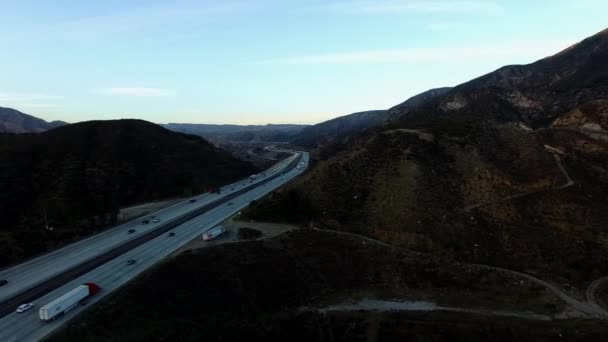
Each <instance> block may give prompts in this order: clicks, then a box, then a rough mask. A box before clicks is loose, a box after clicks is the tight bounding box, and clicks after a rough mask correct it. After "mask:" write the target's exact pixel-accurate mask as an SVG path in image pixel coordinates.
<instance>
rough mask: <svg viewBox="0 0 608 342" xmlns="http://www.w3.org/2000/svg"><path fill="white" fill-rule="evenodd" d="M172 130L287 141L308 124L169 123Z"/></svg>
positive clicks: (236, 138)
mask: <svg viewBox="0 0 608 342" xmlns="http://www.w3.org/2000/svg"><path fill="white" fill-rule="evenodd" d="M162 126H163V127H165V128H167V129H170V130H172V131H176V132H181V133H188V134H195V135H199V136H201V137H204V138H205V139H208V140H211V141H218V142H221V141H240V142H287V141H289V140H290V139H291V138H292V137H293V135H294V134H296V133H298V132H300V131H301V130H302V129H304V128H305V127H307V126H306V125H209V124H188V123H169V124H164V125H162Z"/></svg>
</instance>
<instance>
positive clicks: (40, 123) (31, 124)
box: [0, 107, 66, 133]
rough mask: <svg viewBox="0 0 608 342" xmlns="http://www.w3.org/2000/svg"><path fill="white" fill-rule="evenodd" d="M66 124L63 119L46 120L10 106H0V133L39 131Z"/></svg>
mask: <svg viewBox="0 0 608 342" xmlns="http://www.w3.org/2000/svg"><path fill="white" fill-rule="evenodd" d="M63 125H66V123H65V122H63V121H52V122H46V121H44V120H42V119H39V118H37V117H34V116H31V115H28V114H24V113H21V112H20V111H18V110H15V109H12V108H4V107H0V133H40V132H44V131H47V130H49V129H53V128H55V127H59V126H63Z"/></svg>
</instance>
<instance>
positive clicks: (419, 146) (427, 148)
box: [250, 31, 608, 287]
mask: <svg viewBox="0 0 608 342" xmlns="http://www.w3.org/2000/svg"><path fill="white" fill-rule="evenodd" d="M606 61H608V31H604V32H602V33H600V34H598V35H595V36H593V37H590V38H588V39H586V40H584V41H582V42H581V43H579V44H577V45H575V46H573V47H571V48H569V49H567V50H566V51H563V52H561V53H558V54H556V55H554V56H552V57H549V58H546V59H543V60H541V61H538V62H536V63H533V64H530V65H522V66H508V67H504V68H501V69H499V70H497V71H495V72H492V73H490V74H488V75H485V76H483V77H480V78H478V79H475V80H473V81H471V82H468V83H465V84H462V85H460V86H457V87H455V88H454V89H451V90H447V91H446V92H444V93H443V94H440V95H439V96H437V97H435V98H432V99H431V100H430V101H427V102H424V103H422V104H418V105H416V106H412V107H407V106H403V105H401V106H397V107H395V108H393V109H391V110H390V111H389V116H390V117H391V118H393V121H391V122H390V123H388V124H387V125H385V126H383V127H381V128H380V129H378V130H377V131H375V132H374V134H372V135H371V136H370V135H364V136H359V138H358V139H353V141H352V143H351V144H350V146H349V148H348V149H347V150H345V151H344V152H343V153H340V154H339V155H338V156H336V157H334V158H331V159H329V160H327V161H325V162H322V163H319V165H318V166H317V167H315V168H314V169H313V170H312V171H310V172H309V173H308V174H307V175H306V176H305V177H302V178H301V179H299V180H298V181H297V182H296V183H294V184H292V185H291V186H290V187H289V188H288V189H286V190H284V191H283V192H282V193H277V194H275V195H274V196H273V197H272V198H270V199H269V200H267V201H265V202H262V203H260V204H259V205H257V206H256V207H255V208H254V209H253V210H252V211H251V212H250V216H252V217H257V218H265V219H274V220H284V221H293V220H298V221H301V222H306V223H308V224H311V225H315V226H318V227H329V228H334V229H340V230H347V231H356V232H359V233H362V234H366V235H369V236H373V237H376V238H379V239H382V240H383V241H386V242H390V243H392V244H396V245H400V246H403V247H406V248H410V249H414V250H419V251H423V252H429V253H433V254H437V255H444V256H448V257H452V258H456V259H457V260H463V261H468V262H475V263H482V264H490V265H496V266H504V267H508V268H512V269H517V270H520V271H525V272H531V273H534V274H537V275H541V276H543V277H546V278H547V279H551V280H553V281H555V283H557V284H569V286H571V285H574V286H581V287H583V286H584V285H585V284H587V283H588V282H590V281H592V280H594V279H596V278H598V277H600V276H604V275H606V274H608V266H607V265H608V197H606V195H605V194H606V193H608V131H607V130H608V125H607V118H608V111H607V103H606V101H607V99H608V77H607V76H608V63H606Z"/></svg>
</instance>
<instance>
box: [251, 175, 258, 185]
mask: <svg viewBox="0 0 608 342" xmlns="http://www.w3.org/2000/svg"><path fill="white" fill-rule="evenodd" d="M256 178H258V175H251V176H249V183H251V182H253V181H254V180H255V179H256Z"/></svg>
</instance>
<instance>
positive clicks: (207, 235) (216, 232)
mask: <svg viewBox="0 0 608 342" xmlns="http://www.w3.org/2000/svg"><path fill="white" fill-rule="evenodd" d="M225 232H226V227H224V226H217V227H214V228H211V229H209V230H208V231H206V232H204V233H203V240H205V241H209V240H211V239H215V238H216V237H218V236H220V235H222V234H224V233H225Z"/></svg>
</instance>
